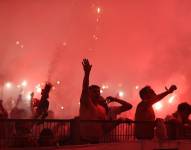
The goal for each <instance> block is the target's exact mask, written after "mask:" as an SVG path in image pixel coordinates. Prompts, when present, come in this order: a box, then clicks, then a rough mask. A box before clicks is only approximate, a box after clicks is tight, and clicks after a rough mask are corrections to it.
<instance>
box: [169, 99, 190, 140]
mask: <svg viewBox="0 0 191 150" xmlns="http://www.w3.org/2000/svg"><path fill="white" fill-rule="evenodd" d="M190 114H191V105H190V104H188V103H186V102H184V103H180V104H179V105H178V108H177V111H176V112H175V113H173V114H172V115H171V116H167V117H166V122H167V134H168V137H169V138H170V139H177V138H186V136H187V135H186V133H187V134H188V136H189V138H191V120H189V115H190Z"/></svg>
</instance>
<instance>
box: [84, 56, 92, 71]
mask: <svg viewBox="0 0 191 150" xmlns="http://www.w3.org/2000/svg"><path fill="white" fill-rule="evenodd" d="M82 65H83V68H84V72H85V73H90V71H91V68H92V65H90V63H89V60H88V59H83V61H82Z"/></svg>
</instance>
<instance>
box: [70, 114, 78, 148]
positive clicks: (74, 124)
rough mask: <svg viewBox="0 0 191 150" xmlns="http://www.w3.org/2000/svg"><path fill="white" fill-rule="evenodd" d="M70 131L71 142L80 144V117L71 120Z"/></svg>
mask: <svg viewBox="0 0 191 150" xmlns="http://www.w3.org/2000/svg"><path fill="white" fill-rule="evenodd" d="M70 132H71V143H72V144H74V145H77V144H80V119H79V117H75V118H74V119H73V120H71V126H70Z"/></svg>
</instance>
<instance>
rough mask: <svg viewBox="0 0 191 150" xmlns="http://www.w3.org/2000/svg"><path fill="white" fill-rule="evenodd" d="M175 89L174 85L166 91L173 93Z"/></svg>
mask: <svg viewBox="0 0 191 150" xmlns="http://www.w3.org/2000/svg"><path fill="white" fill-rule="evenodd" d="M176 89H177V87H176V85H171V86H170V88H169V89H168V91H169V92H170V93H172V92H174V91H175V90H176Z"/></svg>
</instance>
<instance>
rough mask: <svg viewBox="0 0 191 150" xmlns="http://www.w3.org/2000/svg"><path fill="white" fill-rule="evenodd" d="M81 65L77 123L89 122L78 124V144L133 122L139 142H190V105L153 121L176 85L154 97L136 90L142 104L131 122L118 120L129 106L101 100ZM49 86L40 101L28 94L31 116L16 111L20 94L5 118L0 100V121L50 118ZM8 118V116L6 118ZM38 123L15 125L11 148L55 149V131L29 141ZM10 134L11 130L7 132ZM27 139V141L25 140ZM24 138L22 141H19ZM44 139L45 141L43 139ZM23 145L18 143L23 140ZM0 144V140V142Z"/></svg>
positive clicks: (0, 125) (2, 125)
mask: <svg viewBox="0 0 191 150" xmlns="http://www.w3.org/2000/svg"><path fill="white" fill-rule="evenodd" d="M82 66H83V70H84V78H83V85H82V93H81V97H80V110H79V117H78V119H79V121H92V122H83V123H81V124H80V127H79V130H80V132H79V133H78V134H80V141H81V143H82V144H86V143H99V142H100V139H101V137H103V136H104V135H106V134H108V135H109V133H110V132H112V130H114V129H115V128H116V126H118V125H119V124H120V121H122V122H123V121H125V122H129V123H134V130H133V131H134V136H135V138H136V139H138V140H140V139H141V140H142V139H147V140H148V139H153V138H154V137H157V138H158V139H160V140H163V139H184V138H190V139H191V134H190V133H191V121H190V120H189V115H190V114H191V105H190V104H188V103H187V102H183V103H180V104H179V105H178V107H177V110H176V112H174V113H172V115H168V116H166V118H163V119H162V118H156V117H155V112H154V110H153V107H152V106H153V104H155V103H157V102H159V101H160V100H162V99H163V98H164V97H165V96H167V95H169V94H171V93H173V92H174V91H175V90H177V87H176V85H172V86H170V87H169V88H166V89H165V91H164V92H162V93H160V94H156V93H155V91H154V90H153V89H152V88H151V87H150V86H145V87H143V88H142V89H141V90H140V91H139V95H140V98H141V102H140V103H139V104H138V105H137V107H136V112H135V118H134V121H133V120H130V119H128V118H122V117H119V115H120V114H121V113H123V112H126V111H128V110H130V109H131V108H132V107H133V106H132V104H130V103H128V102H126V101H125V100H121V99H119V98H117V97H112V96H108V97H106V98H104V97H103V96H101V93H100V87H99V86H98V85H90V84H89V78H90V72H91V69H92V65H91V64H90V63H89V60H88V59H83V61H82ZM51 87H52V85H51V84H50V83H47V84H46V85H45V87H44V89H43V90H42V93H41V98H40V100H38V99H36V98H34V97H33V96H34V94H33V93H31V106H30V108H27V109H30V112H31V115H30V116H29V115H27V114H28V113H27V110H26V109H21V108H19V107H18V106H19V104H20V103H21V99H22V97H21V95H19V97H18V99H17V102H16V104H15V107H13V109H12V110H11V113H10V115H8V113H7V111H6V109H5V108H4V107H3V104H2V102H3V101H2V100H1V101H0V119H3V120H5V119H8V118H11V119H26V118H30V119H39V120H44V119H47V118H48V116H49V110H48V108H49V101H48V97H49V92H50V91H51ZM111 103H118V105H117V106H116V105H115V106H112V105H110V104H111ZM8 116H10V117H8ZM97 120H101V121H116V120H117V121H118V122H116V123H113V124H109V123H108V124H105V123H96V122H94V121H97ZM40 123H41V121H38V122H36V123H29V122H25V123H24V122H15V124H14V130H15V134H14V138H15V140H14V142H13V145H14V146H17V144H21V145H22V144H23V145H22V146H28V145H33V146H34V145H38V146H54V145H56V141H55V140H54V132H53V130H51V129H49V128H44V129H43V130H42V131H41V133H40V135H39V139H38V141H34V140H32V137H31V138H30V134H31V128H32V127H33V126H34V124H40ZM5 128H7V126H6V122H3V121H2V122H1V121H0V139H3V137H5V136H6V134H7V133H6V131H5V130H4V129H5ZM10 132H11V130H10ZM26 137H27V138H26ZM22 138H23V139H22ZM43 138H44V139H43ZM21 139H22V140H23V141H24V142H20V141H22V140H21ZM1 141H2V140H1Z"/></svg>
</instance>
